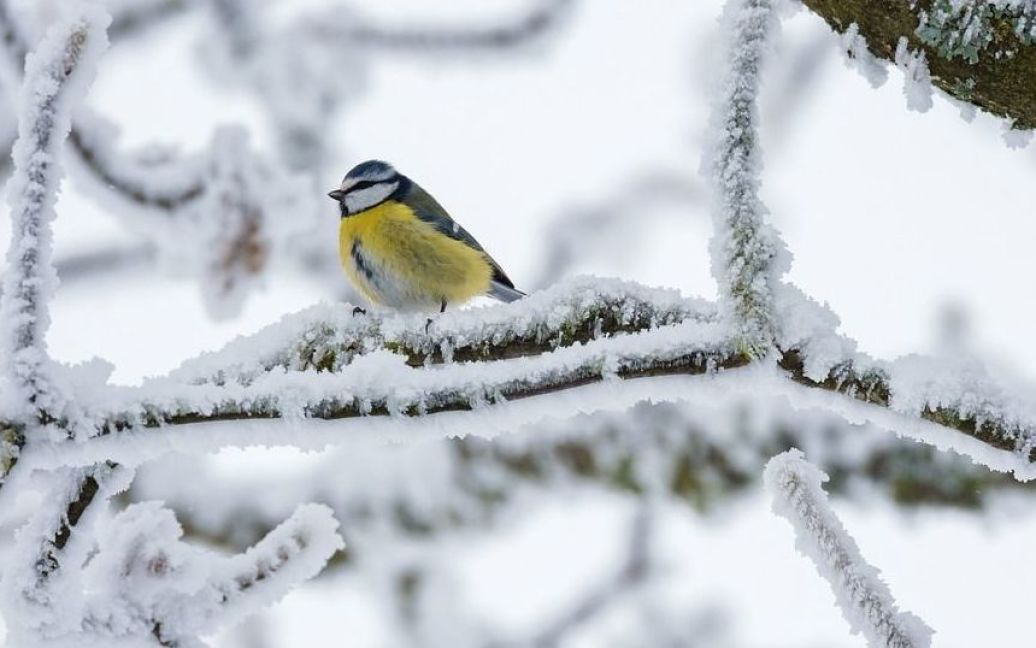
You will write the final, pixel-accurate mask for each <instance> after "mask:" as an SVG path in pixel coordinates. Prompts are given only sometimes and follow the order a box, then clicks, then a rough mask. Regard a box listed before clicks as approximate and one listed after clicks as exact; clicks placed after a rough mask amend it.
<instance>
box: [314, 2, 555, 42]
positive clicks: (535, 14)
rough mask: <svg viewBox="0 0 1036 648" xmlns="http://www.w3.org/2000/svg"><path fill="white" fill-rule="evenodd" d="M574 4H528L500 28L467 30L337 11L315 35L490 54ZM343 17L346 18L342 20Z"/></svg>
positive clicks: (533, 34)
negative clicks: (375, 19) (361, 17)
mask: <svg viewBox="0 0 1036 648" xmlns="http://www.w3.org/2000/svg"><path fill="white" fill-rule="evenodd" d="M573 4H574V0H530V3H529V7H528V8H526V9H524V10H523V12H522V13H520V14H519V15H518V16H517V17H516V18H513V19H511V20H509V21H506V22H505V21H501V22H502V24H498V25H487V26H482V27H479V26H470V27H414V28H409V29H408V28H401V27H396V26H389V25H376V24H373V23H372V22H370V21H369V20H357V19H356V18H354V17H352V16H350V15H349V13H348V12H342V11H341V10H340V8H336V9H335V10H333V12H328V16H327V18H328V19H329V20H325V21H323V22H324V25H323V26H322V27H321V28H319V31H318V33H319V34H320V35H321V36H322V37H324V38H334V39H343V38H344V39H348V40H351V41H354V42H356V43H358V44H360V45H363V46H365V47H371V48H378V49H385V50H394V51H401V52H410V51H413V52H417V53H425V54H426V53H430V52H436V51H440V52H491V51H496V50H507V49H511V48H514V47H516V46H520V45H523V44H525V43H526V42H528V41H530V40H533V39H535V38H537V37H539V36H540V35H542V34H544V33H545V32H547V31H548V30H550V29H552V28H553V27H555V25H557V24H558V23H559V22H560V21H561V19H562V18H563V17H564V15H565V14H566V13H567V12H568V11H570V10H571V6H572V5H573ZM343 13H344V14H345V16H346V17H345V18H344V19H342V15H343Z"/></svg>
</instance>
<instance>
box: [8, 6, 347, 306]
mask: <svg viewBox="0 0 1036 648" xmlns="http://www.w3.org/2000/svg"><path fill="white" fill-rule="evenodd" d="M0 33H2V39H0V41H2V44H3V48H4V49H5V50H6V54H7V57H6V58H7V59H8V60H9V62H10V63H11V64H13V65H14V66H15V67H18V66H20V65H21V62H22V61H23V60H24V59H25V56H26V52H27V43H28V42H29V38H28V37H27V35H26V30H25V29H24V28H23V27H22V25H20V24H19V21H18V19H17V16H15V15H14V14H13V13H12V10H11V8H10V6H9V0H0ZM327 76H333V75H325V77H327ZM282 90H283V89H282ZM282 94H292V93H291V92H282ZM318 103H319V102H318ZM117 140H118V129H117V128H116V127H115V126H113V125H112V124H110V123H109V122H107V121H106V120H104V119H102V118H99V117H97V116H95V115H90V114H78V115H77V116H76V121H75V124H74V126H73V128H72V130H71V133H70V136H69V142H70V144H71V148H72V150H73V152H75V154H76V155H75V156H73V158H72V160H73V163H74V167H75V169H76V170H77V171H79V173H77V174H76V175H77V178H79V179H81V180H83V181H85V183H86V185H87V187H86V188H87V189H89V190H90V191H92V192H93V193H94V195H96V197H97V198H98V200H99V201H100V202H101V203H102V204H105V205H109V206H111V207H112V208H113V209H112V211H113V212H114V213H116V214H119V215H123V216H127V215H128V216H129V217H130V219H131V220H132V221H134V222H139V221H140V220H141V219H142V218H147V219H149V224H148V227H147V232H148V233H149V235H150V236H151V237H152V241H153V242H154V243H155V244H156V245H157V247H158V249H159V251H160V252H161V253H162V257H163V261H165V265H166V266H167V267H170V268H176V269H177V271H178V272H180V273H183V274H191V275H194V276H196V277H198V279H199V284H200V285H201V286H202V289H203V291H204V297H205V299H204V303H205V305H206V306H207V307H208V308H209V311H210V313H211V314H212V315H213V316H215V317H217V318H218V317H223V316H227V315H232V314H234V313H235V312H237V310H238V309H240V307H241V305H242V303H243V301H244V297H245V296H246V294H247V292H248V291H249V290H250V289H251V288H253V287H254V286H256V285H258V284H259V283H260V279H261V277H262V275H263V274H264V272H265V271H266V270H267V269H268V267H269V265H270V264H269V261H270V259H271V258H273V257H274V256H276V255H277V254H278V253H280V252H282V251H284V250H286V248H287V241H288V239H290V238H291V237H292V236H294V235H296V234H297V233H299V232H301V231H308V230H311V229H312V228H313V226H314V222H315V219H316V218H317V214H318V213H319V211H318V209H317V208H316V204H317V200H316V196H315V195H314V192H313V191H312V189H311V187H310V186H309V181H308V180H307V179H306V178H304V177H301V176H298V175H296V174H294V173H292V172H290V171H288V170H287V169H285V168H283V167H282V166H281V165H280V164H278V163H274V162H272V161H270V160H268V159H266V158H265V157H264V156H262V155H260V154H257V153H256V152H255V151H254V150H251V148H250V147H249V145H248V138H247V136H246V135H245V134H244V133H243V132H241V131H240V130H239V129H237V128H223V129H220V130H218V131H217V132H216V134H215V135H214V137H213V141H212V144H211V145H210V147H209V150H208V151H206V152H204V153H200V154H194V155H182V154H180V153H178V152H175V151H172V150H169V149H161V148H157V147H151V148H149V149H146V150H142V151H139V152H129V153H128V152H125V151H122V150H120V149H119V148H118V147H117V146H116V142H117ZM289 214H290V215H291V217H288V216H287V215H289ZM168 241H174V242H175V245H172V244H169V243H168ZM185 242H186V244H185Z"/></svg>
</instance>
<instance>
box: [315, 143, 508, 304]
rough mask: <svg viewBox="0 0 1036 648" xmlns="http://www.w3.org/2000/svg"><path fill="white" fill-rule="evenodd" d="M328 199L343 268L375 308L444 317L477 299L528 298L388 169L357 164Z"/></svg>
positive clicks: (437, 208)
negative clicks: (335, 213) (333, 205)
mask: <svg viewBox="0 0 1036 648" xmlns="http://www.w3.org/2000/svg"><path fill="white" fill-rule="evenodd" d="M328 196H330V197H331V199H332V200H334V201H336V202H337V203H338V204H339V208H340V211H341V221H340V224H339V235H338V243H339V255H340V257H341V261H342V267H343V268H344V270H345V273H346V275H347V276H348V277H349V279H350V280H351V281H352V283H353V284H354V285H355V286H356V287H357V288H358V289H359V290H360V292H362V293H363V294H364V295H365V296H366V297H367V298H368V299H369V300H370V301H371V302H373V303H374V304H377V305H379V306H384V307H387V308H390V309H394V310H399V311H432V310H434V309H438V310H439V312H440V313H442V312H445V311H446V305H447V304H454V305H460V304H463V303H464V302H467V301H469V300H470V299H472V298H474V297H477V296H480V295H485V296H489V297H493V298H495V299H497V300H499V301H502V302H513V301H515V300H518V299H521V298H522V297H524V296H525V293H523V292H522V291H520V290H518V289H517V288H515V287H514V283H513V282H512V281H511V280H510V278H508V276H507V274H506V273H504V271H503V269H502V268H501V267H500V264H499V263H497V262H496V261H495V260H494V259H493V257H491V256H489V254H488V253H487V252H486V251H485V250H484V249H483V248H482V246H481V245H480V244H479V242H478V241H476V240H475V237H473V236H472V235H471V234H469V233H468V231H467V230H466V229H464V228H463V227H461V226H460V224H459V223H457V222H456V221H455V220H453V218H451V217H450V215H449V213H448V212H447V211H446V210H445V209H443V207H442V205H440V204H439V203H438V202H437V201H436V200H435V198H433V197H432V196H431V195H430V194H429V193H428V192H427V191H425V190H424V189H422V188H421V187H420V185H418V184H417V183H416V182H414V181H413V180H411V179H410V178H408V177H406V176H405V175H403V174H401V173H399V172H398V171H396V169H395V168H394V167H393V166H392V165H391V164H389V163H387V162H382V161H381V160H368V161H366V162H361V163H360V164H357V165H356V166H355V167H353V168H352V169H351V170H350V171H349V172H348V173H347V174H346V175H345V178H344V179H343V180H342V183H341V185H340V186H339V187H338V188H337V189H335V190H334V191H331V192H330V193H329V194H328ZM358 310H360V309H358Z"/></svg>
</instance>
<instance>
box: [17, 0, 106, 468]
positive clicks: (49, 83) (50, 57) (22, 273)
mask: <svg viewBox="0 0 1036 648" xmlns="http://www.w3.org/2000/svg"><path fill="white" fill-rule="evenodd" d="M108 20H109V19H108V17H107V15H105V14H103V13H100V12H95V11H88V12H84V13H82V14H79V15H76V16H75V17H74V18H73V19H72V20H70V21H67V22H63V23H61V24H59V25H57V26H55V27H54V28H53V29H52V30H50V31H49V32H48V34H47V36H46V37H45V38H44V40H43V41H42V42H41V44H40V46H39V48H38V50H37V52H36V53H34V54H33V55H32V56H30V57H28V59H27V60H26V73H25V85H24V87H23V88H22V94H21V99H20V110H19V116H18V123H19V126H18V140H17V142H16V144H15V147H14V166H15V171H14V176H13V177H12V179H11V181H10V183H9V185H8V192H9V199H10V202H11V219H12V222H13V227H12V236H11V242H10V247H9V249H8V252H7V272H6V273H4V291H3V294H2V295H0V358H2V360H0V381H2V382H3V383H5V387H6V391H7V393H6V394H4V397H5V400H4V401H3V402H2V403H0V405H2V408H0V411H2V412H3V417H4V418H5V419H6V420H7V421H8V422H9V423H14V424H16V425H12V426H11V427H14V428H17V427H19V425H17V424H20V425H22V426H24V425H28V426H31V425H33V424H35V423H37V422H39V421H43V422H46V421H52V420H55V419H57V418H59V417H61V416H64V415H65V413H66V412H65V411H64V410H65V407H66V406H67V403H66V402H65V396H64V395H63V394H62V393H61V389H60V388H59V387H58V386H56V385H55V384H54V379H53V376H51V375H50V373H49V372H50V360H49V357H48V354H47V349H46V343H45V340H44V336H45V333H46V330H47V327H48V325H49V323H50V322H49V306H48V303H49V301H50V298H51V296H52V293H53V291H54V289H55V287H56V284H57V276H56V275H55V272H54V267H53V264H52V260H51V255H52V250H51V222H52V221H53V220H54V218H55V212H54V203H55V202H56V200H57V188H58V183H59V181H60V179H61V176H62V165H61V148H62V144H63V143H64V140H65V137H66V136H67V135H68V132H69V130H70V128H71V112H72V108H73V106H75V105H76V102H77V101H78V100H79V99H81V98H82V96H83V95H85V93H86V87H87V85H88V84H89V83H90V81H91V80H92V78H93V75H94V71H95V69H96V65H97V59H98V58H99V56H100V54H101V53H102V52H103V51H104V49H105V48H106V46H107V38H106V37H105V32H104V30H105V28H106V26H107V24H108ZM21 442H24V435H23V434H21V433H19V434H18V435H17V442H16V443H21ZM16 458H17V454H15V459H16ZM2 474H3V473H0V476H2Z"/></svg>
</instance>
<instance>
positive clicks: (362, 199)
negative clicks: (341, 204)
mask: <svg viewBox="0 0 1036 648" xmlns="http://www.w3.org/2000/svg"><path fill="white" fill-rule="evenodd" d="M398 188H399V183H398V182H392V183H389V184H376V185H374V186H372V187H367V188H365V189H360V190H359V191H352V192H350V193H347V194H346V195H345V206H346V207H347V208H348V209H349V213H351V214H355V213H357V212H361V211H363V210H365V209H370V208H371V207H373V206H374V205H377V204H378V203H381V202H384V201H385V199H386V198H388V197H389V196H391V195H392V194H393V192H395V190H396V189H398Z"/></svg>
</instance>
